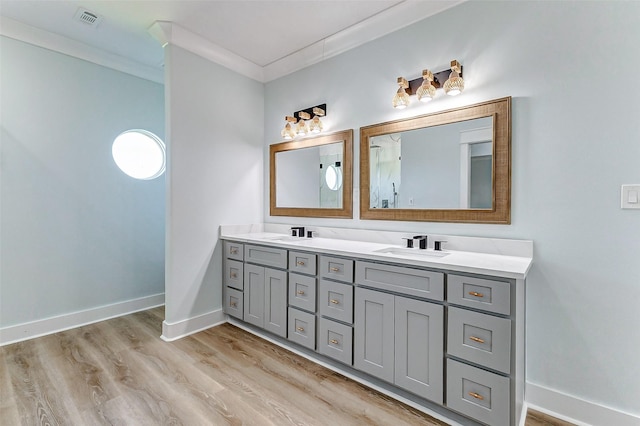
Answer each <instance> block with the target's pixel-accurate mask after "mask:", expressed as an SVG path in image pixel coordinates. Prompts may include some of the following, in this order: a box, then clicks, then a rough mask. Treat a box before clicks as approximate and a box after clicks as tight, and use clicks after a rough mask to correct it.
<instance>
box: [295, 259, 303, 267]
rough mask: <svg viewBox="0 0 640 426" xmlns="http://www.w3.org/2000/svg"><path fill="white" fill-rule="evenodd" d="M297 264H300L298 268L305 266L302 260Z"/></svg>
mask: <svg viewBox="0 0 640 426" xmlns="http://www.w3.org/2000/svg"><path fill="white" fill-rule="evenodd" d="M296 263H297V264H298V266H304V262H303V261H302V260H298V261H297V262H296Z"/></svg>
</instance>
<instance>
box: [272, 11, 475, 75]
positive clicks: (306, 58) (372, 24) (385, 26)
mask: <svg viewBox="0 0 640 426" xmlns="http://www.w3.org/2000/svg"><path fill="white" fill-rule="evenodd" d="M464 1H466V0H459V1H457V2H452V1H421V0H409V1H405V2H402V3H400V4H398V5H396V6H394V7H391V8H389V9H386V10H384V11H382V12H380V13H378V14H377V15H374V16H372V17H371V18H369V19H367V20H365V21H362V22H360V23H358V24H356V25H353V26H351V27H349V28H347V29H345V30H343V31H340V32H338V33H336V34H333V35H331V36H329V37H327V38H325V39H324V40H321V41H319V42H317V43H314V44H312V45H310V46H307V47H306V48H304V49H301V50H299V51H297V52H295V53H292V54H291V55H289V56H286V57H284V58H282V59H279V60H277V61H275V62H272V63H271V64H268V65H267V66H265V67H264V76H265V79H264V82H268V81H271V80H275V79H277V78H280V77H282V76H285V75H287V74H290V73H292V72H295V71H298V70H300V69H302V68H305V67H308V66H310V65H313V64H316V63H318V62H321V61H323V60H325V59H329V58H331V57H333V56H337V55H339V54H341V53H343V52H346V51H347V50H350V49H353V48H355V47H358V46H361V45H363V44H365V43H368V42H370V41H372V40H375V39H377V38H380V37H382V36H385V35H387V34H389V33H392V32H394V31H397V30H399V29H401V28H404V27H406V26H409V25H411V24H413V23H416V22H418V21H421V20H423V19H425V18H428V17H429V16H433V15H435V14H437V13H440V12H442V11H444V10H446V9H449V8H451V7H454V6H456V5H458V4H460V3H463V2H464ZM407 16H410V17H412V19H411V20H407Z"/></svg>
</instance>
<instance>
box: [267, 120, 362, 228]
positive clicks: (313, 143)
mask: <svg viewBox="0 0 640 426" xmlns="http://www.w3.org/2000/svg"><path fill="white" fill-rule="evenodd" d="M269 179H270V182H269V205H270V209H269V211H270V214H271V216H296V217H330V218H352V217H353V130H351V129H350V130H344V131H340V132H335V133H331V134H327V135H322V136H316V137H313V138H306V139H301V140H297V141H290V142H281V143H277V144H274V145H271V146H270V147H269Z"/></svg>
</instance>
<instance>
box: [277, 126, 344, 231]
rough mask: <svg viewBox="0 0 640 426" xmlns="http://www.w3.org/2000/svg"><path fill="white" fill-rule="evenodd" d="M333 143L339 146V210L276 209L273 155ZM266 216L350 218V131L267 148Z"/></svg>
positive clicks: (282, 143) (281, 143)
mask: <svg viewBox="0 0 640 426" xmlns="http://www.w3.org/2000/svg"><path fill="white" fill-rule="evenodd" d="M337 142H343V145H342V149H343V151H342V159H343V163H342V208H307V207H278V206H276V183H277V182H276V154H277V153H279V152H285V151H291V150H295V149H302V148H310V147H314V146H320V145H328V144H332V143H337ZM269 214H270V215H271V216H293V217H329V218H346V219H351V218H353V129H349V130H343V131H340V132H335V133H330V134H326V135H322V136H316V137H312V138H305V139H300V140H295V141H289V142H280V143H277V144H273V145H270V146H269Z"/></svg>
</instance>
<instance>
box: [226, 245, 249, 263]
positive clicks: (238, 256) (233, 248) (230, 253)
mask: <svg viewBox="0 0 640 426" xmlns="http://www.w3.org/2000/svg"><path fill="white" fill-rule="evenodd" d="M243 254H244V248H243V244H241V243H234V242H233V241H225V242H224V258H225V259H234V260H243Z"/></svg>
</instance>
